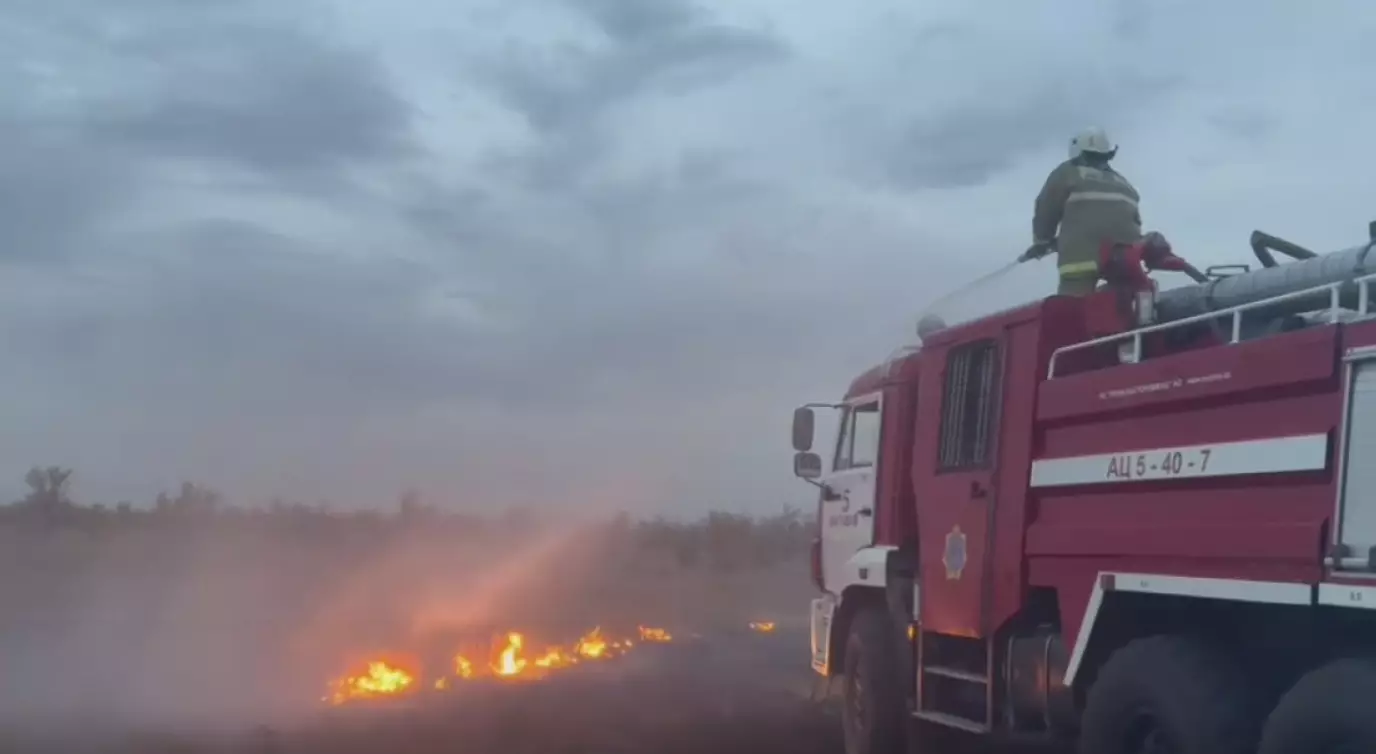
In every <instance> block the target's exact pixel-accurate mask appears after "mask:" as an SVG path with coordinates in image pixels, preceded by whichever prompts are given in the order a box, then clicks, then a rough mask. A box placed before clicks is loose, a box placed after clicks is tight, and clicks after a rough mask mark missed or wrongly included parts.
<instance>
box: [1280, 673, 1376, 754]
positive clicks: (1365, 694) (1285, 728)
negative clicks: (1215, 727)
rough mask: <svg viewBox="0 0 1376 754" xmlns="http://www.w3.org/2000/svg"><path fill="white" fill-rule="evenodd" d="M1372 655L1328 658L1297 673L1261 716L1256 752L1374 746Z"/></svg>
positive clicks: (1361, 751)
mask: <svg viewBox="0 0 1376 754" xmlns="http://www.w3.org/2000/svg"><path fill="white" fill-rule="evenodd" d="M1373 699H1376V660H1372V659H1367V658H1351V659H1345V660H1337V661H1334V662H1331V663H1329V664H1327V665H1324V666H1323V667H1321V668H1319V669H1318V670H1314V671H1311V672H1309V673H1308V674H1306V675H1305V676H1304V677H1303V678H1300V680H1299V681H1298V682H1296V683H1295V685H1294V686H1293V687H1292V688H1291V689H1290V690H1289V691H1287V692H1286V693H1285V696H1283V697H1281V700H1280V703H1279V704H1277V705H1276V709H1275V710H1274V711H1273V712H1272V713H1271V716H1270V717H1269V718H1267V720H1266V726H1265V728H1263V730H1262V734H1261V748H1260V750H1259V752H1258V754H1367V752H1373V751H1376V715H1372V714H1371V702H1372V700H1373Z"/></svg>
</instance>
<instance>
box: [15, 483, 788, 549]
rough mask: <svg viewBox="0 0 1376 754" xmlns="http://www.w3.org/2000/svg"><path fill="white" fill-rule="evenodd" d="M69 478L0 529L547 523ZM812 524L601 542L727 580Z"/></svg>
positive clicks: (408, 504)
mask: <svg viewBox="0 0 1376 754" xmlns="http://www.w3.org/2000/svg"><path fill="white" fill-rule="evenodd" d="M72 477H73V470H72V469H70V468H66V467H62V466H43V467H39V466H36V467H34V468H32V469H30V470H29V472H28V473H27V474H26V475H25V477H24V482H25V484H26V485H27V486H28V488H29V489H28V492H27V493H26V494H25V495H24V497H23V498H21V499H20V500H17V501H15V502H13V503H10V504H8V505H0V527H4V528H10V529H14V528H24V529H49V530H51V529H62V530H79V531H85V532H90V533H92V534H99V533H103V532H113V531H119V530H127V529H158V528H166V527H174V528H177V529H182V530H185V529H187V528H194V529H197V530H200V531H202V532H214V531H217V530H218V531H233V530H236V529H237V530H243V529H250V530H252V531H254V532H257V533H270V534H283V535H289V536H303V537H309V538H311V539H339V538H344V539H354V538H355V537H358V538H372V539H376V538H379V537H386V536H388V535H390V534H406V535H414V534H415V533H417V532H420V533H422V534H423V535H424V536H426V537H443V538H454V539H469V538H474V539H476V538H492V537H498V538H511V537H517V538H519V537H523V536H529V535H530V534H531V533H532V532H534V531H535V530H538V529H540V528H542V527H543V526H544V525H545V524H547V523H550V520H549V519H548V518H547V517H546V516H543V515H540V514H539V513H538V512H536V511H532V510H529V509H520V508H517V509H510V510H506V511H503V512H501V513H498V514H486V515H484V514H478V513H473V512H469V511H449V510H441V509H437V508H435V507H434V506H431V505H427V504H426V503H424V502H423V501H422V499H421V495H420V494H419V493H418V492H416V491H414V490H408V491H405V492H403V493H402V494H401V495H400V496H399V498H398V500H397V503H396V505H395V506H392V507H391V508H390V509H365V510H356V511H340V510H337V509H333V508H331V507H330V506H329V505H328V504H326V503H316V504H306V503H299V502H286V501H283V500H273V501H272V502H271V503H269V504H268V505H266V506H241V505H227V504H225V502H224V498H223V496H222V495H221V494H220V493H218V492H217V491H215V490H213V489H210V488H209V487H206V486H204V485H200V484H196V483H193V482H185V483H183V484H182V485H181V487H180V488H179V489H178V490H177V491H176V492H175V493H168V492H162V493H159V494H158V496H157V498H156V499H155V500H154V502H153V505H152V506H151V507H150V506H135V505H133V504H132V503H130V502H120V503H117V504H115V505H113V506H110V505H104V504H99V503H97V504H89V505H83V504H80V503H77V502H75V501H74V500H73V498H72V494H71V487H72ZM814 532H815V522H813V521H811V520H808V519H806V518H805V517H804V516H803V515H802V514H801V512H800V511H799V510H797V509H796V508H792V507H789V506H784V507H783V508H782V509H781V510H780V512H779V513H777V514H774V515H770V516H749V515H744V514H739V513H728V512H723V511H712V512H710V513H707V514H706V515H705V516H702V517H700V518H698V519H695V520H691V521H676V520H672V519H668V518H665V517H656V518H653V519H644V518H633V517H632V516H631V515H630V514H627V513H621V514H618V515H617V516H615V517H613V518H612V519H611V520H609V521H607V522H606V524H605V526H604V534H605V535H607V537H608V538H609V541H610V543H611V544H612V545H613V546H615V547H616V548H618V549H621V550H623V551H633V552H638V553H641V554H647V553H648V554H655V555H658V556H660V557H663V558H667V559H669V560H670V561H671V562H673V563H675V564H676V565H679V566H682V567H688V568H695V567H712V568H716V569H720V570H728V571H729V570H736V569H741V568H751V567H759V566H763V565H770V564H772V563H777V562H783V561H788V560H792V559H795V558H797V557H799V556H801V555H802V554H804V553H806V551H807V548H808V545H809V543H810V541H811V539H812V536H813V534H814Z"/></svg>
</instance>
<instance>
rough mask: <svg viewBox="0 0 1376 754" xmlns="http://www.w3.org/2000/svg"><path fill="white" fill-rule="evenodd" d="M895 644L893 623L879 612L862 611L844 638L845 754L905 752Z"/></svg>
mask: <svg viewBox="0 0 1376 754" xmlns="http://www.w3.org/2000/svg"><path fill="white" fill-rule="evenodd" d="M897 650H898V647H896V646H895V645H894V640H893V631H892V626H891V624H890V623H889V621H888V620H887V618H886V616H885V615H884V613H883V612H881V611H880V610H877V609H875V608H868V609H864V610H861V611H860V613H859V614H857V615H856V616H855V618H854V620H852V621H851V624H850V634H849V636H847V637H846V654H845V661H844V666H845V677H844V679H843V680H844V687H843V689H842V693H841V701H842V704H841V728H842V732H843V733H844V734H845V742H846V754H901V753H902V752H903V751H904V748H903V747H904V745H905V744H904V735H903V732H904V727H905V726H906V725H907V716H906V714H905V712H904V709H903V706H904V705H903V691H902V686H901V685H900V683H899V676H898V651H897Z"/></svg>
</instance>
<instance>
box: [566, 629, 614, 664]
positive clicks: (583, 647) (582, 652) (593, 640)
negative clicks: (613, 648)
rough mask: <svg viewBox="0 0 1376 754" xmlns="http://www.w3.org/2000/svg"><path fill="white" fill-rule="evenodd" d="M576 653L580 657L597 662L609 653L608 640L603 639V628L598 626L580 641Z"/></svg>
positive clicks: (576, 645) (575, 649) (575, 648)
mask: <svg viewBox="0 0 1376 754" xmlns="http://www.w3.org/2000/svg"><path fill="white" fill-rule="evenodd" d="M574 651H575V652H577V653H578V655H579V656H580V657H587V658H589V659H592V660H595V659H597V658H599V657H601V656H603V655H605V654H606V653H607V640H606V639H604V638H602V627H601V626H598V627H596V628H594V629H593V630H591V631H589V632H587V633H586V634H584V635H583V636H582V637H580V638H579V639H578V643H577V644H575V645H574Z"/></svg>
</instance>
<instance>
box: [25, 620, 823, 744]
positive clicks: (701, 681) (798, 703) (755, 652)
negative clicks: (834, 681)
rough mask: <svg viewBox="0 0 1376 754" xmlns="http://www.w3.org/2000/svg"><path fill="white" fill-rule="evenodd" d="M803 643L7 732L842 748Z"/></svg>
mask: <svg viewBox="0 0 1376 754" xmlns="http://www.w3.org/2000/svg"><path fill="white" fill-rule="evenodd" d="M806 661H807V638H806V636H805V635H802V636H800V635H798V634H796V633H787V634H785V633H782V632H781V633H778V634H770V635H754V634H748V633H742V634H740V635H727V636H720V637H710V638H699V639H689V640H686V641H682V642H676V643H674V644H667V645H642V646H641V647H639V648H637V650H636V652H634V653H632V654H631V655H629V656H627V657H624V658H620V659H619V660H617V661H616V662H614V663H607V664H604V665H600V666H589V667H586V668H577V669H573V670H569V671H567V672H565V673H563V674H561V675H558V676H555V677H551V678H549V679H546V680H545V681H541V682H527V683H515V684H511V683H506V684H503V683H496V684H492V685H486V684H484V685H472V686H465V687H463V688H461V689H459V690H456V691H455V692H452V693H449V694H435V695H430V696H427V697H425V698H424V699H416V700H411V701H410V702H406V703H397V704H382V705H372V706H368V707H362V706H354V707H345V708H336V709H329V710H322V711H321V713H320V715H319V716H318V717H317V718H316V719H313V720H309V721H301V722H299V723H297V724H295V725H290V726H279V727H275V728H269V727H266V726H256V727H255V726H243V727H242V728H240V729H238V730H233V731H229V732H222V733H218V734H214V735H211V734H205V733H201V734H197V733H194V732H177V731H169V730H161V731H159V730H142V731H132V730H105V731H95V730H85V731H82V730H80V729H79V728H80V724H79V721H71V725H64V726H63V727H64V728H65V730H63V731H61V732H55V731H39V732H27V733H26V732H22V731H19V730H15V729H11V730H9V731H6V732H4V733H0V751H3V752H6V753H7V754H9V753H11V752H13V754H30V753H31V754H83V753H86V752H89V753H91V754H96V753H97V752H98V753H99V754H106V753H108V754H202V753H204V754H211V753H212V752H214V753H215V754H327V753H328V754H354V753H355V752H358V753H359V754H362V753H363V752H370V753H372V752H379V751H383V752H390V753H392V754H431V753H432V752H433V753H436V754H438V753H439V752H445V753H449V752H463V753H465V754H582V753H583V752H586V753H587V754H618V753H620V752H625V753H626V754H632V753H634V754H640V753H641V752H644V753H646V754H649V753H650V752H654V753H655V754H679V753H680V752H682V754H689V753H690V752H691V753H692V754H706V752H709V751H710V752H713V754H732V753H734V752H741V753H742V754H744V753H745V752H750V753H751V754H757V753H760V752H779V753H780V754H785V753H787V754H812V753H813V752H816V754H838V753H839V752H840V751H841V743H840V740H839V725H838V723H837V722H836V719H835V717H834V711H832V710H831V709H828V708H827V707H826V706H825V705H820V704H818V703H816V702H812V701H810V700H809V699H808V696H809V692H810V690H811V688H812V685H813V683H812V679H813V676H812V674H811V671H810V670H809V669H808V667H807V665H806Z"/></svg>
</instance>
